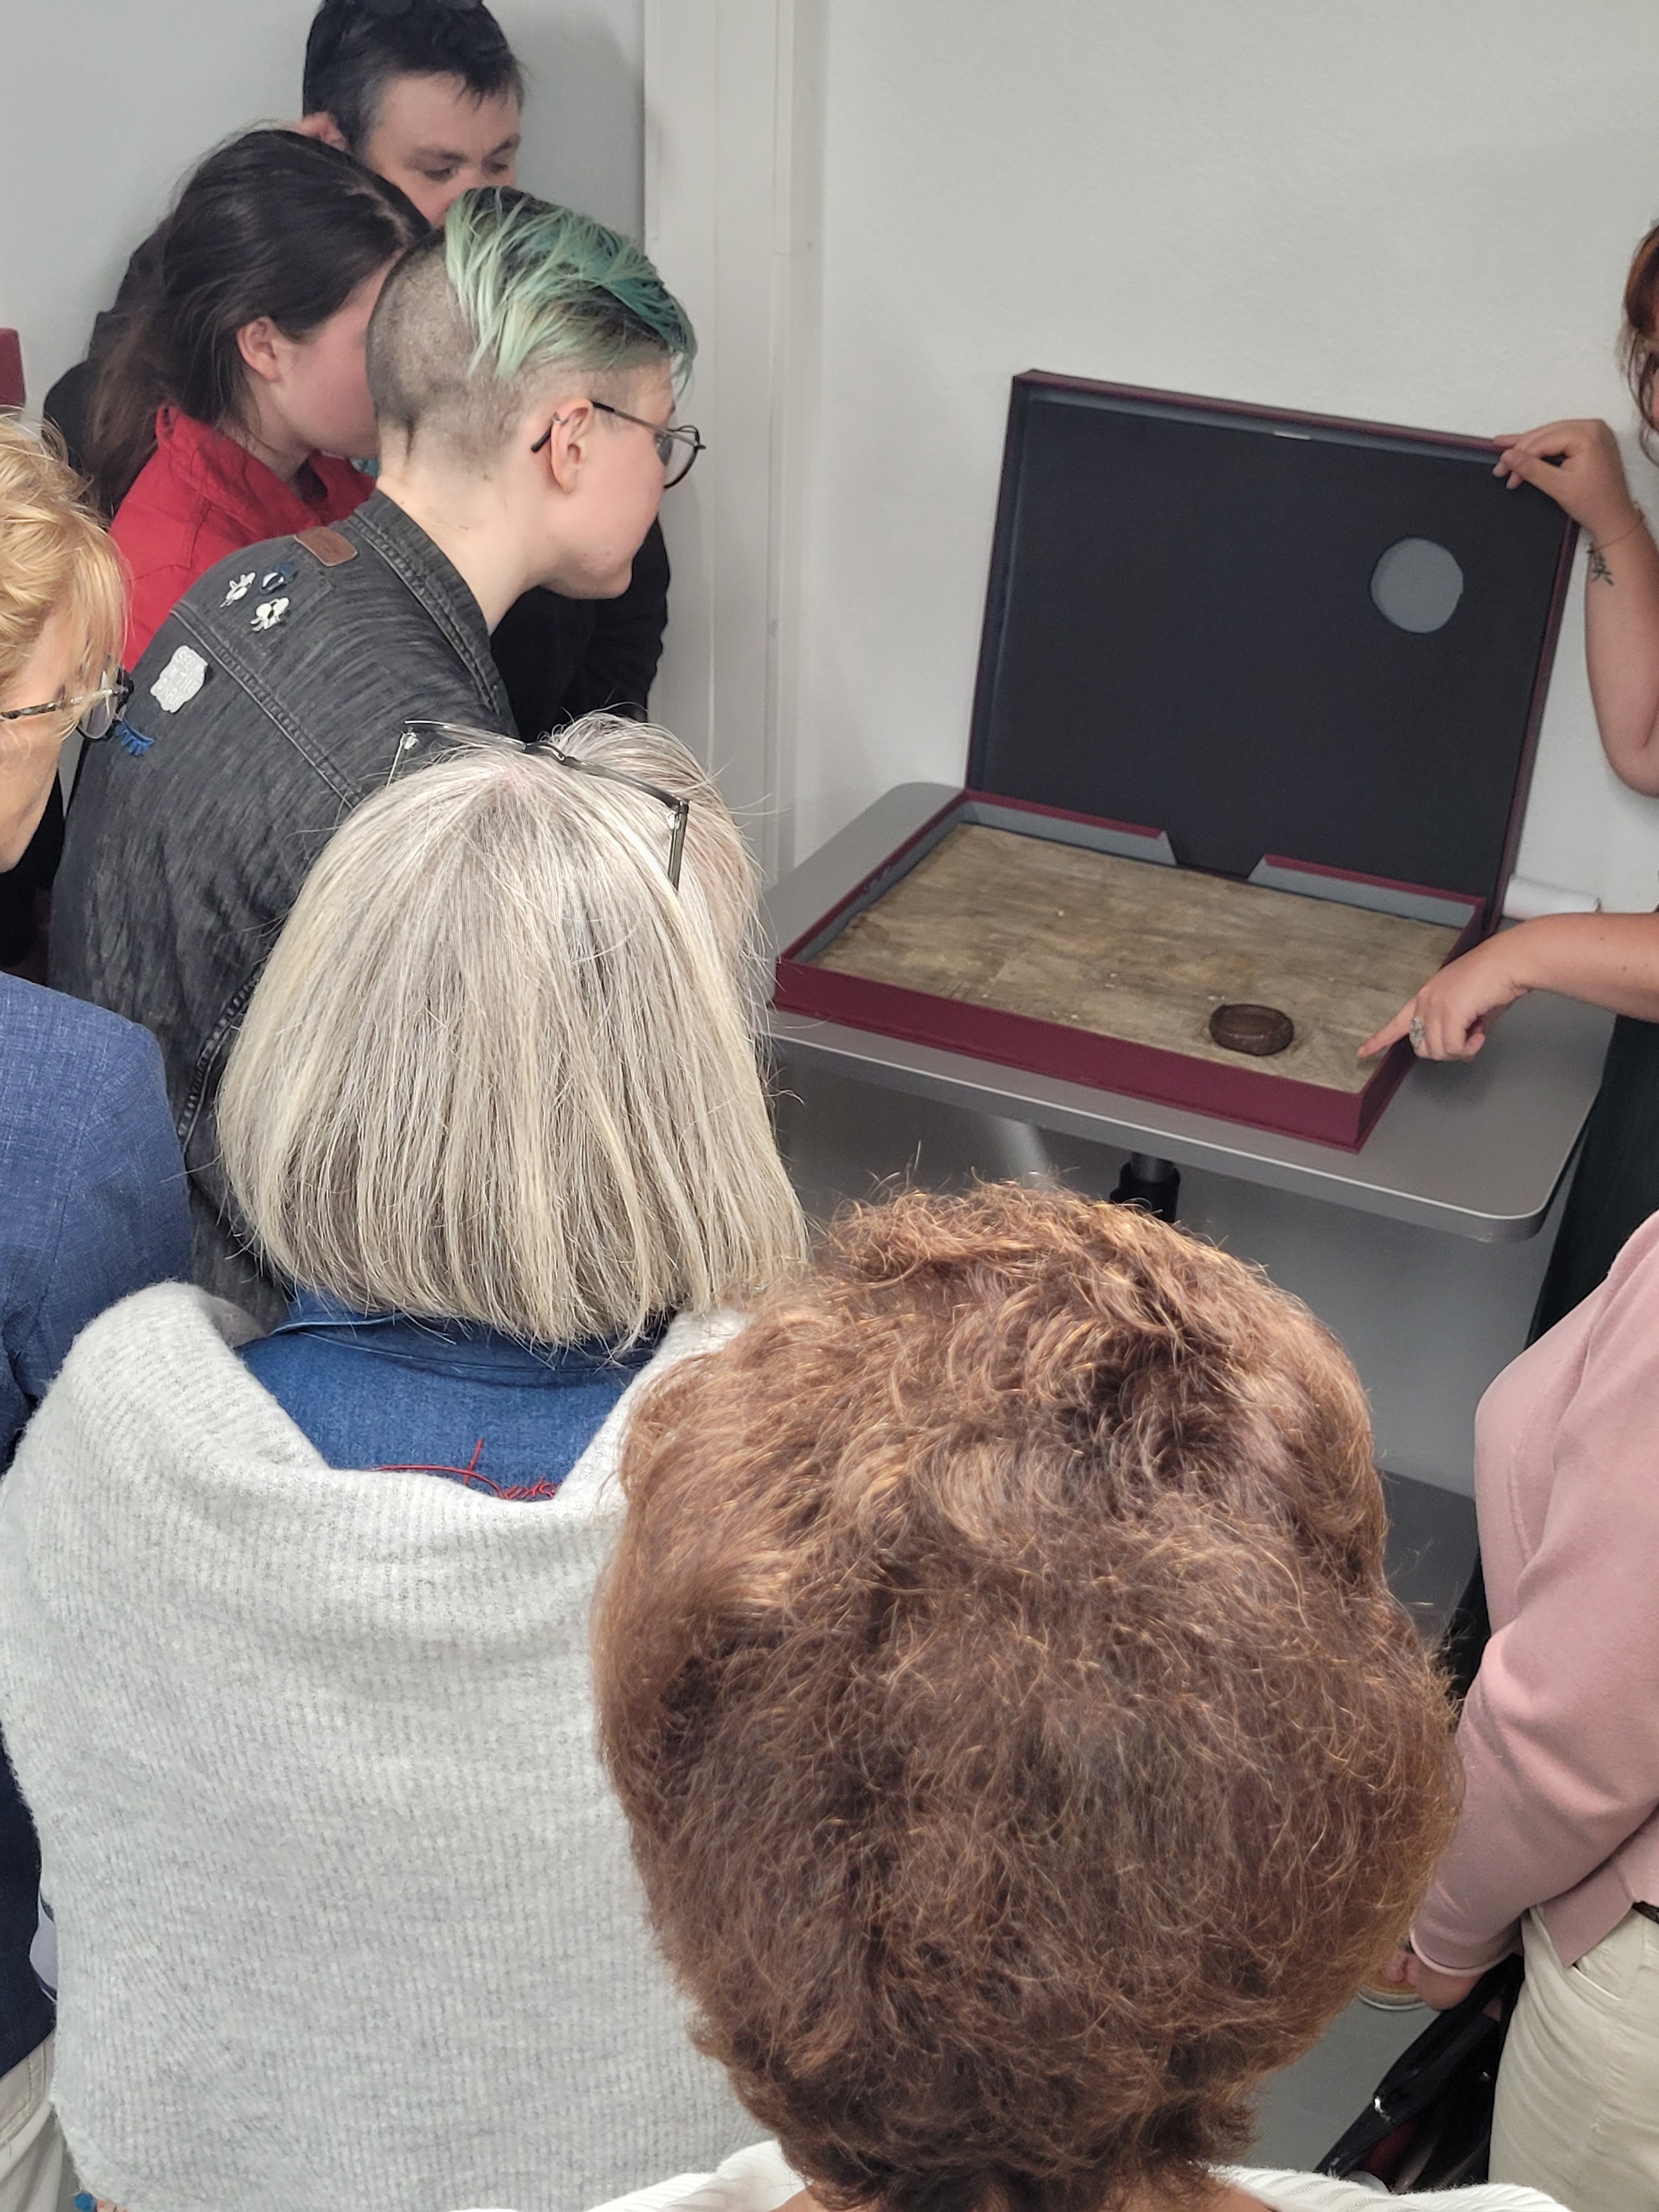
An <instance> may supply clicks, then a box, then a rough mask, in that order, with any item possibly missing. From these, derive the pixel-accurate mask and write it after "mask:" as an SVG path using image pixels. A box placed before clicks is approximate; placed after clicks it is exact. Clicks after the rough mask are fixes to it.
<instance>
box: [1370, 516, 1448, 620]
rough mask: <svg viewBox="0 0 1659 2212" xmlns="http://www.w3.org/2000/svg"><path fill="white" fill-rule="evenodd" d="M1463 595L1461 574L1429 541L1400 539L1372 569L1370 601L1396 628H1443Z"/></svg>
mask: <svg viewBox="0 0 1659 2212" xmlns="http://www.w3.org/2000/svg"><path fill="white" fill-rule="evenodd" d="M1462 596H1463V571H1462V569H1461V568H1459V567H1458V565H1457V563H1456V562H1455V560H1454V559H1453V558H1452V556H1451V555H1450V554H1449V553H1448V552H1447V550H1446V549H1445V547H1444V546H1443V545H1437V544H1435V542H1434V540H1433V538H1401V539H1400V541H1399V543H1398V544H1394V545H1390V546H1389V550H1388V551H1387V552H1386V553H1385V554H1384V555H1383V558H1382V559H1381V560H1380V561H1379V562H1377V564H1376V568H1373V569H1372V570H1371V598H1372V599H1373V600H1374V601H1375V602H1376V611H1377V612H1378V614H1380V615H1383V616H1385V617H1387V618H1388V620H1389V622H1391V623H1393V624H1394V626H1395V629H1409V630H1415V631H1416V632H1417V633H1418V635H1419V636H1423V635H1426V634H1427V633H1428V632H1429V631H1430V630H1431V629H1444V628H1445V627H1446V624H1447V623H1449V621H1450V620H1451V618H1452V617H1453V616H1454V615H1455V613H1456V611H1457V602H1458V601H1459V600H1460V599H1462Z"/></svg>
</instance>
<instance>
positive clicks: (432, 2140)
mask: <svg viewBox="0 0 1659 2212" xmlns="http://www.w3.org/2000/svg"><path fill="white" fill-rule="evenodd" d="M730 1326H731V1324H730V1323H729V1322H720V1321H718V1320H716V1321H703V1322H691V1321H686V1320H682V1321H680V1322H677V1323H676V1324H675V1325H674V1327H673V1328H672V1329H671V1331H670V1333H669V1335H668V1338H667V1340H666V1341H665V1345H664V1346H663V1349H662V1350H661V1352H659V1354H658V1356H657V1358H656V1359H655V1360H653V1362H652V1364H651V1366H650V1367H649V1368H647V1370H646V1371H645V1373H644V1374H643V1375H641V1376H640V1377H639V1378H638V1379H637V1380H636V1381H635V1383H633V1384H632V1385H631V1386H630V1388H629V1391H628V1392H627V1394H626V1395H624V1396H623V1399H622V1401H621V1402H620V1403H619V1404H618V1406H617V1408H616V1410H615V1412H614V1413H612V1415H611V1418H610V1419H609V1420H608V1421H607V1422H606V1423H605V1427H604V1428H603V1429H602V1430H601V1431H599V1435H598V1436H597V1437H595V1439H594V1441H593V1443H592V1444H591V1445H590V1446H589V1448H588V1449H587V1451H586V1454H585V1455H583V1457H582V1458H581V1459H580V1461H579V1462H577V1464H576V1466H575V1468H574V1469H573V1471H572V1472H571V1474H569V1475H568V1477H567V1479H566V1480H565V1483H564V1485H563V1486H562V1489H561V1490H560V1492H559V1494H558V1496H557V1498H556V1499H554V1500H553V1501H551V1502H550V1503H548V1504H533V1505H526V1504H506V1503H502V1502H501V1501H499V1500H496V1499H494V1498H487V1497H480V1496H477V1494H475V1493H474V1492H471V1491H469V1490H467V1489H465V1488H464V1487H463V1486H460V1485H459V1484H457V1483H453V1482H445V1481H441V1480H437V1479H436V1478H435V1477H433V1476H430V1475H422V1474H391V1473H359V1474H343V1473H340V1472H337V1471H336V1470H333V1469H331V1468H328V1467H326V1466H325V1464H324V1463H323V1462H322V1460H321V1459H320V1458H319V1455H318V1454H317V1453H316V1451H315V1450H314V1449H313V1447H312V1446H311V1444H310V1443H308V1442H307V1439H306V1438H305V1437H303V1436H302V1435H301V1432H300V1431H298V1430H297V1429H296V1428H295V1426H294V1425H293V1424H292V1422H290V1421H289V1419H288V1417H287V1416H286V1415H285V1414H284V1413H283V1412H282V1410H281V1409H280V1408H279V1407H278V1406H277V1405H276V1402H275V1401H274V1400H273V1399H271V1398H270V1396H269V1395H267V1394H266V1393H265V1392H264V1390H263V1389H260V1387H259V1385H258V1383H255V1382H254V1381H253V1380H252V1376H250V1375H249V1374H248V1373H247V1371H246V1369H245V1368H244V1367H243V1366H242V1364H241V1363H240V1360H239V1359H238V1358H236V1356H235V1354H234V1351H233V1350H232V1349H231V1346H232V1345H233V1344H234V1342H235V1341H237V1340H239V1337H240V1334H242V1333H243V1332H244V1328H245V1324H243V1323H242V1321H241V1317H240V1316H235V1315H234V1314H233V1313H232V1310H230V1309H229V1308H228V1307H223V1306H219V1305H216V1304H214V1303H213V1302H211V1301H210V1300H208V1299H205V1298H204V1297H202V1296H201V1295H200V1293H198V1292H197V1291H190V1290H186V1289H184V1288H182V1287H180V1286H178V1285H164V1286H162V1287H161V1288H159V1289H156V1290H150V1291H143V1292H141V1293H140V1294H139V1295H138V1296H137V1297H133V1298H130V1299H128V1300H127V1301H126V1302H125V1304H121V1305H119V1306H117V1307H115V1308H113V1309H112V1310H111V1311H110V1312H109V1313H107V1314H106V1315H105V1316H103V1317H102V1318H101V1319H100V1320H99V1321H97V1322H94V1324H93V1325H92V1327H91V1328H88V1330H87V1331H86V1332H85V1334H83V1335H82V1337H81V1338H80V1340H78V1342H77V1343H76V1346H75V1348H74V1350H73V1352H71V1353H70V1358H69V1361H68V1364H66V1365H65V1367H64V1371H63V1374H62V1376H61V1378H60V1379H59V1381H58V1383H56V1385H55V1386H54V1387H53V1389H52V1391H51V1393H50V1395H49V1396H48V1397H47V1399H46V1403H45V1404H44V1405H43V1406H42V1407H41V1408H40V1412H39V1413H38V1414H37V1415H36V1417H35V1419H34V1422H33V1425H32V1426H31V1428H30V1429H29V1431H28V1432H27V1436H26V1437H25V1438H24V1441H23V1443H22V1445H21V1449H20V1451H19V1454H18V1457H17V1460H16V1462H15V1466H14V1467H13V1468H12V1471H11V1473H10V1474H9V1475H8V1476H7V1478H6V1480H5V1481H4V1482H3V1484H0V1726H3V1729H4V1733H5V1739H6V1742H7V1745H8V1747H9V1749H10V1752H11V1753H12V1756H13V1759H14V1760H15V1765H16V1768H17V1772H18V1775H19V1778H20V1779H21V1784H22V1787H23V1791H24V1794H25V1796H27V1799H28V1801H29V1802H30V1804H31V1805H32V1807H33V1810H34V1814H35V1817H36V1820H37V1822H38V1825H39V1826H40V1836H41V1844H42V1850H43V1858H44V1874H43V1877H42V1888H43V1891H44V1893H45V1894H46V1897H47V1898H48V1899H50V1901H51V1903H52V1908H53V1911H54V1912H55V1914H56V1917H57V1923H58V1966H59V1990H60V2015H59V2027H58V2055H57V2064H56V2074H55V2079H54V2082H53V2091H54V2094H55V2096H56V2098H57V2100H58V2109H59V2112H60V2113H61V2116H62V2118H63V2122H64V2131H65V2133H66V2135H67V2136H68V2138H69V2142H70V2148H71V2149H72V2151H73V2153H74V2155H75V2160H76V2167H77V2169H78V2170H79V2172H80V2173H81V2175H82V2180H83V2183H84V2185H85V2186H86V2187H88V2189H90V2190H92V2191H94V2192H95V2193H96V2194H97V2195H99V2196H100V2197H106V2198H112V2199H113V2200H114V2202H116V2203H118V2204H120V2205H121V2206H122V2207H123V2208H124V2212H322V2208H326V2212H371V2208H373V2212H388V2208H393V2212H451V2208H453V2207H455V2206H458V2205H464V2204H479V2203H490V2204H512V2205H515V2206H518V2207H520V2208H522V2212H580V2208H585V2207H587V2206H590V2205H592V2204H594V2203H599V2202H600V2201H601V2200H602V2199H604V2198H606V2197H613V2196H616V2195H617V2194H618V2193H620V2192H621V2191H624V2190H627V2189H629V2188H633V2187H636V2186H638V2185H640V2184H641V2183H645V2182H649V2181H652V2180H653V2179H656V2178H657V2177H659V2176H660V2175H661V2174H663V2173H665V2172H671V2171H673V2170H674V2169H676V2168H679V2167H683V2166H685V2164H686V2163H687V2160H688V2159H690V2160H695V2161H696V2162H697V2163H698V2164H699V2165H703V2166H714V2165H715V2164H716V2163H717V2162H718V2161H719V2160H720V2159H721V2158H722V2157H723V2156H725V2155H726V2153H728V2152H729V2151H732V2150H733V2149H735V2148H738V2146H739V2145H740V2144H741V2143H743V2142H745V2141H747V2140H750V2139H752V2137H753V2136H754V2133H755V2127H754V2123H753V2122H752V2121H751V2120H749V2119H747V2118H745V2117H744V2114H743V2112H741V2111H740V2110H739V2109H738V2106H737V2105H736V2104H735V2102H734V2101H733V2100H732V2097H731V2095H730V2093H729V2091H728V2090H727V2088H726V2085H725V2081H724V2077H723V2076H722V2075H720V2072H719V2071H718V2069H715V2068H714V2067H713V2066H711V2065H710V2064H709V2063H708V2062H707V2061H706V2060H704V2059H702V2058H701V2057H698V2056H697V2055H696V2053H695V2052H694V2051H692V2050H691V2048H690V2045H689V2044H688V2043H687V2042H686V2040H685V2036H684V2026H683V2018H682V2014H681V2011H680V2008H679V2006H678V2002H677V2000H676V1998H675V1996H673V1994H672V1992H671V1990H670V1988H669V1986H668V1984H667V1982H666V1978H665V1975H664V1973H663V1971H662V1969H661V1968H660V1967H659V1965H658V1963H657V1961H656V1960H655V1958H654V1956H653V1952H652V1950H651V1947H650V1942H649V1939H648V1936H647V1929H646V1926H645V1921H644V1916H643V1907H642V1905H641V1899H640V1895H639V1893H638V1890H637V1887H636V1886H635V1878H634V1875H633V1870H632V1868H631V1866H630V1864H629V1857H628V1846H627V1841H626V1836H625V1832H624V1829H623V1821H622V1818H621V1814H620V1812H619V1811H618V1809H617V1807H616V1805H615V1803H614V1802H613V1801H612V1799H611V1796H610V1795H609V1793H608V1791H607V1790H606V1788H605V1783H604V1779H603V1777H602V1774H601V1771H600V1769H599V1763H598V1760H597V1757H596V1754H595V1751H594V1747H593V1719H592V1691H591V1684H590V1679H589V1671H588V1656H587V1613H588V1606H589V1600H590V1597H591V1595H592V1589H593V1585H594V1581H595V1577H596V1575H597V1573H598V1571H599V1567H600V1565H601V1563H602V1561H603V1559H604V1556H605V1553H606V1552H607V1550H608V1548H609V1545H610V1542H611V1539H612V1537H613V1536H614V1534H615V1531H616V1527H617V1516H618V1514H619V1511H620V1502H619V1499H618V1497H617V1489H616V1486H615V1484H614V1481H612V1480H611V1475H612V1473H613V1470H614V1467H615V1462H616V1457H617V1443H618V1439H619V1437H620V1435H621V1432H622V1430H623V1425H624V1424H625V1422H626V1420H627V1419H628V1417H629V1408H630V1405H631V1402H632V1401H633V1400H634V1398H635V1394H636V1393H637V1392H638V1391H639V1390H640V1389H643V1388H648V1387H649V1382H650V1378H651V1376H653V1375H654V1374H657V1373H659V1372H660V1371H661V1369H662V1368H663V1366H664V1365H665V1364H667V1363H669V1362H671V1361H672V1360H674V1359H677V1358H682V1357H684V1355H685V1354H686V1353H688V1352H693V1351H696V1350H698V1349H702V1348H706V1347H707V1346H709V1345H710V1344H712V1343H714V1342H715V1341H717V1340H719V1339H720V1337H721V1336H722V1335H724V1334H726V1331H727V1330H728V1329H729V1328H730Z"/></svg>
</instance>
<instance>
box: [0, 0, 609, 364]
mask: <svg viewBox="0 0 1659 2212" xmlns="http://www.w3.org/2000/svg"><path fill="white" fill-rule="evenodd" d="M313 5H314V0H257V4H256V0H52V5H50V6H37V5H35V4H33V0H5V4H4V23H3V30H0V41H3V43H0V101H3V113H4V125H3V128H0V206H3V208H4V209H5V210H6V213H5V218H4V221H3V222H0V325H13V326H15V328H16V329H18V330H19V331H21V332H22V335H23V349H24V366H25V371H26V374H27V379H28V391H29V398H30V399H31V400H32V401H33V402H35V403H38V402H39V401H40V398H42V396H43V395H44V393H45V392H46V387H47V386H48V385H49V384H50V383H51V382H52V380H53V379H54V378H55V377H56V376H57V375H58V373H59V371H60V370H62V369H63V368H66V367H67V366H68V365H69V363H70V362H72V361H75V360H76V359H78V358H79V356H80V355H81V354H82V352H83V351H84V349H85V346H86V341H87V337H88V332H89V331H90V329H91V325H92V319H93V317H94V314H95V313H97V311H98V309H99V308H100V307H103V306H105V305H106V304H107V302H108V301H109V300H110V299H111V298H112V296H113V295H114V291H115V287H116V285H117V284H118V282H119V280H120V275H121V270H122V269H123V268H124V266H125V262H126V257H127V255H128V253H129V252H131V249H132V247H133V246H136V245H137V243H138V241H139V240H140V239H141V238H143V236H144V235H145V234H146V233H147V232H148V231H149V228H150V227H151V225H152V224H153V223H154V222H155V221H156V220H157V218H158V217H159V216H161V213H162V211H163V210H164V209H165V207H166V206H167V202H168V199H169V198H170V197H171V195H172V193H173V190H174V188H175V187H176V185H178V184H179V180H180V179H182V178H183V177H184V176H185V174H187V173H188V172H189V170H190V169H191V167H192V166H193V165H194V163H195V161H197V159H198V158H199V156H200V155H202V154H203V153H204V152H205V151H206V150H207V149H208V148H209V147H210V146H211V145H213V144H215V143H216V142H217V141H218V140H219V139H221V138H224V137H229V136H230V135H231V134H232V133H233V132H234V131H238V130H241V129H243V128H245V127H246V126H247V125H249V124H252V123H257V122H261V121H272V120H276V121H280V120H282V119H284V118H289V117H291V116H293V115H295V114H296V113H297V112H298V110H299V106H300V69H301V59H302V58H303V55H304V52H305V35H306V30H307V26H308V24H309V22H310V21H311V17H312V14H313ZM495 12H496V14H497V15H498V17H499V19H500V21H501V25H502V27H503V28H504V29H505V30H506V32H507V36H508V37H509V38H510V39H511V40H512V41H513V46H514V47H515V48H516V50H517V52H518V53H519V55H520V58H521V59H522V60H523V61H524V63H525V64H526V67H527V68H528V70H529V71H530V73H531V80H532V82H531V94H530V104H529V106H528V109H527V111H526V128H525V150H524V155H523V159H522V162H521V165H520V177H521V180H522V181H523V182H524V183H525V184H526V185H528V186H529V187H530V189H531V190H532V191H538V192H542V193H544V194H545V195H546V196H547V197H550V198H556V199H565V200H569V201H573V202H574V203H575V204H577V205H579V206H581V207H584V208H586V210H588V211H589V212H590V213H592V214H593V215H597V216H599V217H600V218H601V219H602V220H603V221H605V222H610V223H613V224H616V225H617V226H618V227H620V228H623V229H626V230H630V231H632V232H634V233H635V234H636V235H637V234H638V232H639V230H640V228H641V221H642V193H643V183H642V166H641V164H642V156H641V130H642V125H641V87H640V53H641V0H501V4H500V5H499V6H498V7H497V9H496V11H495ZM34 88H40V97H39V98H38V99H37V98H34V97H33V96H32V93H33V89H34Z"/></svg>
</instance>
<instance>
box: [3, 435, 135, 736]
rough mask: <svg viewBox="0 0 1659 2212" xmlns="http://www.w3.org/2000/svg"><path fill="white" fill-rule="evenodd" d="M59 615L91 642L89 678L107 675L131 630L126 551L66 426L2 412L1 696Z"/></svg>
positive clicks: (83, 671)
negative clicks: (97, 509)
mask: <svg viewBox="0 0 1659 2212" xmlns="http://www.w3.org/2000/svg"><path fill="white" fill-rule="evenodd" d="M58 613H62V614H63V615H64V616H65V617H67V618H68V619H69V620H70V621H71V622H73V623H75V624H76V628H77V629H78V631H79V633H80V635H82V637H83V638H84V640H85V647H84V651H83V654H82V660H81V665H80V675H81V678H82V683H83V684H84V685H95V684H100V683H101V682H102V681H103V679H104V678H105V677H106V675H107V674H108V673H109V671H111V670H112V669H113V668H114V667H115V666H116V665H118V662H119V660H120V658H121V644H122V640H123V637H124V635H125V630H126V622H127V592H126V577H125V572H124V570H123V568H122V567H121V556H120V555H119V554H118V552H117V551H116V550H115V548H114V546H113V545H112V544H111V542H110V540H109V538H108V537H107V536H106V534H105V531H104V528H103V526H102V524H101V523H100V521H99V520H98V518H97V517H96V515H94V513H93V511H92V509H91V507H89V506H88V504H87V502H86V500H85V498H84V496H83V493H82V484H81V481H80V479H79V477H76V474H75V472H74V471H73V470H72V469H71V468H70V465H69V464H68V462H67V461H66V460H65V459H64V456H63V452H62V449H61V447H60V446H59V445H58V440H57V434H56V433H55V432H54V431H51V430H47V431H45V432H40V431H36V430H34V429H32V428H29V426H28V425H27V424H26V423H24V422H22V421H21V420H20V419H19V417H18V416H15V415H0V696H3V695H4V694H6V693H7V692H9V691H10V690H11V689H12V688H13V686H14V685H15V684H16V683H17V682H18V680H19V679H20V678H21V676H22V673H23V671H24V670H25V669H26V668H27V665H28V664H29V661H30V659H32V658H33V654H34V651H35V648H36V647H38V646H39V644H40V640H41V637H42V635H44V634H45V631H46V624H47V623H49V622H50V621H51V620H52V617H53V616H54V615H55V614H58ZM22 703H23V704H25V705H33V704H35V703H37V702H34V701H25V702H22ZM38 703H39V704H40V705H43V706H44V705H45V704H46V702H45V701H44V700H42V701H40V702H38Z"/></svg>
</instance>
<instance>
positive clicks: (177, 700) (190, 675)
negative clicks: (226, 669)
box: [149, 645, 208, 714]
mask: <svg viewBox="0 0 1659 2212" xmlns="http://www.w3.org/2000/svg"><path fill="white" fill-rule="evenodd" d="M207 672H208V665H207V663H206V661H205V660H204V659H203V658H202V656H201V654H200V653H193V652H192V651H191V648H190V647H189V646H187V645H181V646H180V647H179V650H178V651H177V653H174V654H173V658H172V659H171V660H170V661H168V663H167V666H166V667H165V668H164V669H163V670H162V671H161V674H160V675H159V676H158V677H157V678H156V679H155V683H154V684H151V685H150V687H149V696H150V697H151V698H152V699H154V700H155V702H156V703H157V704H158V705H159V706H160V707H161V708H162V710H163V712H164V713H167V714H177V713H178V711H179V708H181V707H183V706H186V705H188V703H189V702H190V701H191V700H192V699H193V698H194V697H195V696H196V694H197V692H198V691H199V690H201V688H202V686H203V684H205V683H206V681H207Z"/></svg>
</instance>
